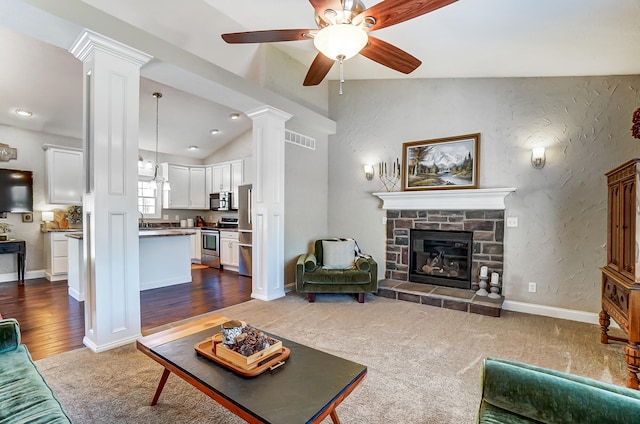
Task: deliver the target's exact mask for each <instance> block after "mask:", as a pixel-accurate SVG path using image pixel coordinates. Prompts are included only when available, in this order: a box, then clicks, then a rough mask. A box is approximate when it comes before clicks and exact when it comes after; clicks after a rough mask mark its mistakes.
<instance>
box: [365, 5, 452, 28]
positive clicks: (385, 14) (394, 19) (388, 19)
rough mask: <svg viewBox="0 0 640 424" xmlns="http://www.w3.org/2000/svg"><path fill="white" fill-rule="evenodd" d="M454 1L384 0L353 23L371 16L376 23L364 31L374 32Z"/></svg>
mask: <svg viewBox="0 0 640 424" xmlns="http://www.w3.org/2000/svg"><path fill="white" fill-rule="evenodd" d="M456 1H458V0H384V1H381V2H380V3H378V4H376V5H374V6H371V7H370V8H368V9H367V10H365V11H364V12H362V13H361V14H359V15H358V16H356V17H355V18H354V19H353V23H354V24H355V25H359V24H360V23H361V22H362V21H363V20H364V19H365V18H366V17H367V16H371V17H373V18H374V19H375V20H376V23H375V25H373V26H372V27H371V28H368V29H367V28H365V30H366V31H375V30H377V29H381V28H385V27H388V26H391V25H395V24H399V23H400V22H404V21H408V20H409V19H413V18H416V17H418V16H420V15H424V14H425V13H429V12H432V11H434V10H436V9H440V8H441V7H444V6H448V5H450V4H451V3H455V2H456Z"/></svg>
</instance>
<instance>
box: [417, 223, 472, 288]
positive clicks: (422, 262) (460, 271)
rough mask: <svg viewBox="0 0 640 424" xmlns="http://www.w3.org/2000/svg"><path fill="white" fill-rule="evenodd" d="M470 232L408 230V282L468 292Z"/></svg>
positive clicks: (469, 279) (470, 255)
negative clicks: (466, 290) (454, 288)
mask: <svg viewBox="0 0 640 424" xmlns="http://www.w3.org/2000/svg"><path fill="white" fill-rule="evenodd" d="M472 255H473V232H472V231H440V230H420V229H411V230H410V232H409V281H412V282H414V283H423V284H434V285H438V286H446V287H456V288H461V289H471V264H472Z"/></svg>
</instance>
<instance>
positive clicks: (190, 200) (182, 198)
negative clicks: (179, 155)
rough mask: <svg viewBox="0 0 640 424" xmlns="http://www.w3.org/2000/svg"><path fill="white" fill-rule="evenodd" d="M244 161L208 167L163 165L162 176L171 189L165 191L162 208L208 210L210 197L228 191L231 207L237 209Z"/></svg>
mask: <svg viewBox="0 0 640 424" xmlns="http://www.w3.org/2000/svg"><path fill="white" fill-rule="evenodd" d="M243 163H244V162H243V160H242V159H239V160H234V161H229V162H222V163H216V164H213V165H207V166H189V165H176V164H171V163H163V164H162V175H163V176H164V177H165V178H167V179H168V180H169V183H170V184H171V190H170V191H165V192H164V193H163V194H164V199H163V207H164V208H165V209H209V194H211V193H220V192H221V191H230V192H232V193H233V195H232V196H231V202H232V203H231V208H232V209H237V208H238V200H237V197H238V196H237V194H238V186H239V185H240V184H242V183H243V178H244V166H243Z"/></svg>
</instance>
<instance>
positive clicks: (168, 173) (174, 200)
mask: <svg viewBox="0 0 640 424" xmlns="http://www.w3.org/2000/svg"><path fill="white" fill-rule="evenodd" d="M162 175H163V176H164V177H165V178H167V179H168V180H169V184H171V190H168V191H164V193H163V195H164V196H163V197H164V199H163V206H164V207H165V208H166V209H188V208H189V167H188V166H182V165H172V164H167V163H163V164H162Z"/></svg>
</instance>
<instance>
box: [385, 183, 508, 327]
mask: <svg viewBox="0 0 640 424" xmlns="http://www.w3.org/2000/svg"><path fill="white" fill-rule="evenodd" d="M513 191H515V188H496V189H472V190H429V191H419V192H389V193H374V195H375V196H378V197H379V198H380V199H381V200H382V201H383V205H382V207H383V209H385V210H386V211H387V212H386V258H385V279H384V280H381V281H380V282H379V283H378V287H379V289H378V295H380V296H384V297H389V298H392V299H398V300H405V301H410V302H416V303H421V304H426V305H432V306H440V307H444V308H449V309H456V310H460V311H467V312H473V313H478V314H483V315H490V316H496V317H498V316H500V311H501V309H502V302H503V300H504V298H502V297H501V298H500V299H490V298H488V297H486V296H479V295H477V294H476V291H477V290H478V288H479V274H480V272H479V270H480V267H482V266H487V268H488V270H489V274H490V273H491V272H497V273H498V274H499V275H500V285H501V287H500V289H501V290H502V285H503V284H504V273H503V271H504V223H505V204H504V199H505V197H506V196H507V195H509V194H510V193H511V192H513ZM507 284H508V283H507Z"/></svg>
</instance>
